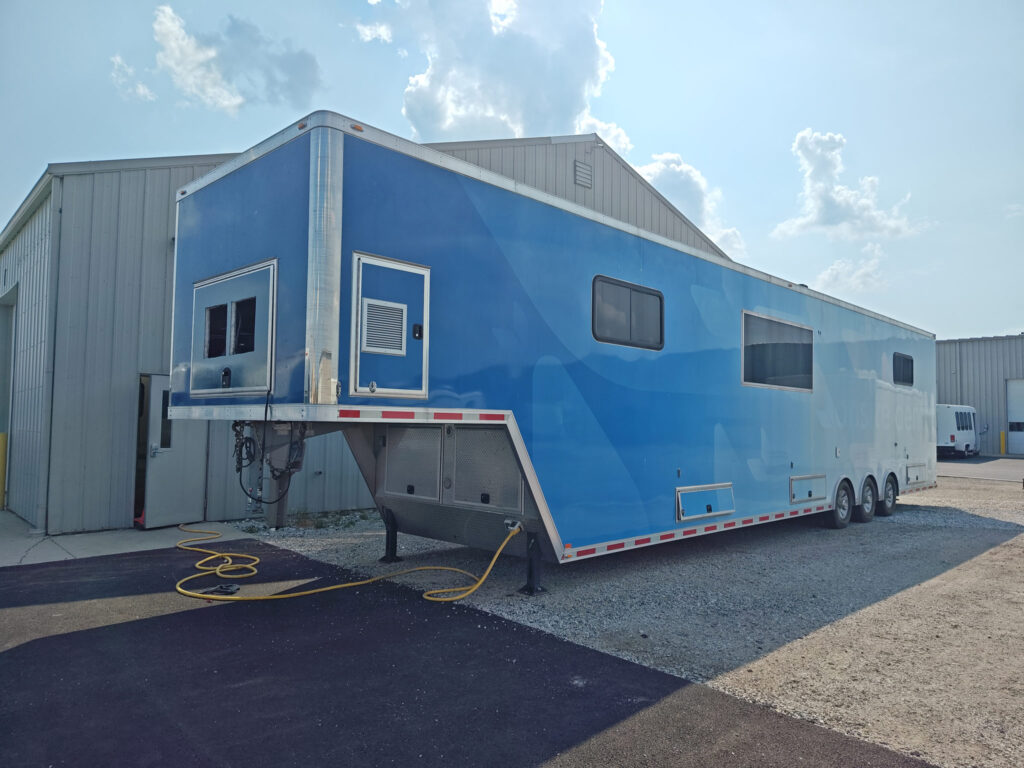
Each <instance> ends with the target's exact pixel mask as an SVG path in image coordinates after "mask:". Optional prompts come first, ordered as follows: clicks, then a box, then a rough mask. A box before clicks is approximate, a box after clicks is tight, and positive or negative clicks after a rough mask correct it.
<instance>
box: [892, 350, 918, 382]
mask: <svg viewBox="0 0 1024 768" xmlns="http://www.w3.org/2000/svg"><path fill="white" fill-rule="evenodd" d="M899 357H901V358H903V359H904V360H909V361H910V381H902V380H900V381H897V380H896V358H899ZM892 383H893V384H895V385H896V386H897V387H913V386H914V356H913V355H907V354H904V353H903V352H893V353H892Z"/></svg>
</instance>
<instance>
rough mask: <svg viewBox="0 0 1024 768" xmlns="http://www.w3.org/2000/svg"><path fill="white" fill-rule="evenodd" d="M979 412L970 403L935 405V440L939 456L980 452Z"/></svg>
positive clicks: (972, 454) (968, 454) (973, 454)
mask: <svg viewBox="0 0 1024 768" xmlns="http://www.w3.org/2000/svg"><path fill="white" fill-rule="evenodd" d="M976 417H977V414H976V413H975V412H974V409H973V408H972V407H971V406H969V405H942V404H939V405H936V406H935V440H936V443H937V449H938V451H937V454H938V455H939V456H976V455H977V454H978V451H979V449H978V427H977V424H976V423H975V420H976Z"/></svg>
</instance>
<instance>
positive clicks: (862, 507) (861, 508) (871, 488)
mask: <svg viewBox="0 0 1024 768" xmlns="http://www.w3.org/2000/svg"><path fill="white" fill-rule="evenodd" d="M877 506H878V491H876V490H875V481H874V480H872V479H871V478H870V477H865V478H864V485H862V486H861V487H860V504H858V505H857V506H856V507H854V508H853V519H854V520H856V521H857V522H858V523H870V522H871V521H872V520H874V519H875V508H876V507H877Z"/></svg>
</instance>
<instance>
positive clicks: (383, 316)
mask: <svg viewBox="0 0 1024 768" xmlns="http://www.w3.org/2000/svg"><path fill="white" fill-rule="evenodd" d="M405 312H406V305H405V304H395V303H394V302H391V301H381V300H380V299H363V333H362V343H361V350H362V351H363V352H376V353H377V354H379V355H405Z"/></svg>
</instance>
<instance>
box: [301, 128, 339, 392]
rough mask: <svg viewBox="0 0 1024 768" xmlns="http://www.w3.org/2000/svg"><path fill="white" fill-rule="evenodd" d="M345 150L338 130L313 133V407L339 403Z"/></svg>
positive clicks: (307, 385)
mask: <svg viewBox="0 0 1024 768" xmlns="http://www.w3.org/2000/svg"><path fill="white" fill-rule="evenodd" d="M343 150H344V136H342V135H340V134H338V133H337V132H336V131H331V130H329V129H327V128H315V129H314V130H313V131H312V135H311V136H310V142H309V237H308V240H309V250H308V260H307V276H306V359H305V373H304V376H303V389H304V395H305V397H304V399H305V401H306V402H307V403H313V404H319V403H331V404H334V403H337V402H338V366H339V360H338V357H339V355H340V341H341V340H340V338H339V337H340V325H341V201H342V192H343V189H342V182H343V179H344V174H343V173H342V170H343V161H344V155H343Z"/></svg>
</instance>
